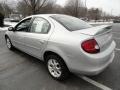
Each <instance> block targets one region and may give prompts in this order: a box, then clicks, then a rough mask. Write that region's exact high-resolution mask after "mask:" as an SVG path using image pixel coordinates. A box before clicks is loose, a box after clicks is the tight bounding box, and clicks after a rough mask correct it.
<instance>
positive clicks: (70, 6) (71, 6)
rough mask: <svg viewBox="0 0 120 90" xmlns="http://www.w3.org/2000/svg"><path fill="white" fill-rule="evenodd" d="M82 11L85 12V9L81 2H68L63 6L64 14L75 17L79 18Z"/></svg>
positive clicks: (78, 0) (79, 0) (72, 0)
mask: <svg viewBox="0 0 120 90" xmlns="http://www.w3.org/2000/svg"><path fill="white" fill-rule="evenodd" d="M83 11H85V7H84V5H83V4H82V2H81V0H69V1H68V2H67V4H66V6H65V13H66V14H69V15H72V16H75V17H79V16H80V14H81V12H82V14H83ZM84 13H85V12H84Z"/></svg>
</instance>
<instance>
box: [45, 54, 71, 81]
mask: <svg viewBox="0 0 120 90" xmlns="http://www.w3.org/2000/svg"><path fill="white" fill-rule="evenodd" d="M46 59H47V69H48V72H49V74H50V75H51V76H52V77H53V78H54V79H56V80H59V81H62V80H65V79H67V78H68V75H69V70H68V68H67V66H66V64H65V63H64V61H63V60H62V59H61V58H60V57H59V56H57V55H49V56H47V58H46Z"/></svg>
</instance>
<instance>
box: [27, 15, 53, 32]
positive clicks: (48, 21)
mask: <svg viewBox="0 0 120 90" xmlns="http://www.w3.org/2000/svg"><path fill="white" fill-rule="evenodd" d="M36 18H42V19H43V20H45V21H47V22H48V23H49V28H48V32H47V33H41V32H31V26H32V24H33V22H34V20H35V19H36ZM50 29H51V24H50V22H49V21H48V20H47V19H45V18H43V17H34V18H33V20H32V23H31V25H30V27H29V33H36V34H48V33H49V32H50Z"/></svg>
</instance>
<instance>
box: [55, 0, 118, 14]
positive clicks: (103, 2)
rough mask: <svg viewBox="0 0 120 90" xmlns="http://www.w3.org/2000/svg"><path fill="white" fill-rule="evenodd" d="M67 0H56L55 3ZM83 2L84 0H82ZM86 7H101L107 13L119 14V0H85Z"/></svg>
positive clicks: (63, 2)
mask: <svg viewBox="0 0 120 90" xmlns="http://www.w3.org/2000/svg"><path fill="white" fill-rule="evenodd" d="M66 1H67V0H58V1H57V4H60V5H64V4H65V2H66ZM82 2H83V3H84V2H85V0H82ZM86 2H87V7H88V8H91V7H96V8H101V9H102V10H103V11H106V12H107V13H109V14H111V13H112V14H113V15H120V0H86Z"/></svg>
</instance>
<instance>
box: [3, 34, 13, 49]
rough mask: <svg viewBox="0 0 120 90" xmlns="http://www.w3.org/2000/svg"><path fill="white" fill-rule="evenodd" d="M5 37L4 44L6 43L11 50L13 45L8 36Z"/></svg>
mask: <svg viewBox="0 0 120 90" xmlns="http://www.w3.org/2000/svg"><path fill="white" fill-rule="evenodd" d="M5 39H6V45H7V47H8V49H10V50H13V49H14V47H13V45H12V43H11V40H10V38H9V37H8V36H6V37H5Z"/></svg>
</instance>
